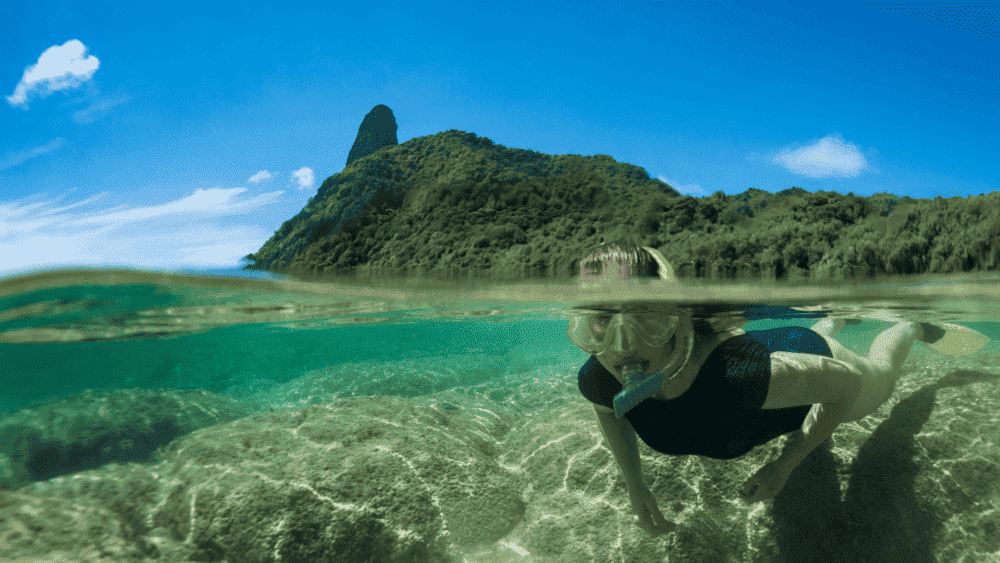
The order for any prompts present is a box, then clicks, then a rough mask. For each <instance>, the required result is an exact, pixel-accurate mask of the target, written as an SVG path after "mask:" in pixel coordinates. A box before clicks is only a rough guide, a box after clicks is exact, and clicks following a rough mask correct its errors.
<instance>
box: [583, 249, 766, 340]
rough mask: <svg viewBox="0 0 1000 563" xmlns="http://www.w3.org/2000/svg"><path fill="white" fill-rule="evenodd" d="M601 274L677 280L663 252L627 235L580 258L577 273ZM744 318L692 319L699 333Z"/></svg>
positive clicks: (719, 329)
mask: <svg viewBox="0 0 1000 563" xmlns="http://www.w3.org/2000/svg"><path fill="white" fill-rule="evenodd" d="M605 274H607V275H610V276H612V277H614V278H618V279H636V278H659V279H660V280H662V281H665V282H670V283H676V284H680V281H678V279H677V274H676V273H674V267H673V266H672V265H671V264H670V262H669V261H668V260H667V259H666V258H664V256H663V253H661V252H660V251H659V250H657V249H655V248H653V247H651V246H639V244H638V243H637V242H636V241H635V239H633V238H632V237H628V236H626V237H622V238H620V239H617V240H614V241H610V242H605V243H603V244H600V245H599V246H597V247H595V248H594V249H592V250H591V251H590V253H588V254H587V256H586V257H585V258H584V259H583V260H581V261H580V275H581V276H603V275H605ZM747 322H748V321H747V320H746V319H745V318H743V317H732V316H725V317H711V318H707V319H692V324H693V325H694V329H695V332H697V333H701V334H705V333H716V332H729V331H733V330H736V329H738V328H742V327H743V325H745V324H747Z"/></svg>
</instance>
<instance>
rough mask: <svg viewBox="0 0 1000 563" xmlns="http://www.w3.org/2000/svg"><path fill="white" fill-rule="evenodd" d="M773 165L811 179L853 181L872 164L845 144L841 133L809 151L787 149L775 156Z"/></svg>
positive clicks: (811, 146) (857, 151)
mask: <svg viewBox="0 0 1000 563" xmlns="http://www.w3.org/2000/svg"><path fill="white" fill-rule="evenodd" d="M771 163H773V164H780V165H781V166H783V167H784V168H785V169H786V170H788V171H789V172H791V173H793V174H799V175H801V176H807V177H809V178H828V177H831V176H837V177H841V178H853V177H855V176H857V175H859V174H861V172H863V171H864V170H867V169H868V161H866V160H865V157H864V156H862V154H861V152H860V151H859V150H858V148H857V147H856V146H855V145H852V144H849V143H847V142H845V141H844V138H843V137H842V136H841V135H840V134H839V133H833V134H832V135H827V136H826V137H823V138H822V139H820V140H818V141H815V142H813V143H812V144H811V145H808V146H805V147H801V148H798V149H794V150H792V149H784V150H782V151H780V152H779V153H778V154H776V155H774V157H773V158H772V159H771Z"/></svg>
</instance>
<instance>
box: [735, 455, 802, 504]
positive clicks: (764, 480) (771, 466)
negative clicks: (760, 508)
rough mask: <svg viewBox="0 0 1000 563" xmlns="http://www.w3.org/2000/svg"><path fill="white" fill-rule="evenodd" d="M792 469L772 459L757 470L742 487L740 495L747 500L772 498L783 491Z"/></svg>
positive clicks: (754, 500) (755, 500) (758, 500)
mask: <svg viewBox="0 0 1000 563" xmlns="http://www.w3.org/2000/svg"><path fill="white" fill-rule="evenodd" d="M790 474H791V470H790V469H789V468H788V466H787V465H786V464H782V463H778V462H777V461H772V462H771V463H768V464H767V465H765V466H764V467H761V468H760V469H758V470H757V472H756V473H754V474H753V475H751V476H750V478H749V479H747V480H746V481H745V482H744V483H743V486H742V487H740V490H739V493H740V497H741V498H742V499H743V500H744V501H745V502H760V501H764V500H768V499H772V498H774V497H775V495H777V494H778V493H779V492H781V488H782V487H784V486H785V481H787V480H788V476H789V475H790Z"/></svg>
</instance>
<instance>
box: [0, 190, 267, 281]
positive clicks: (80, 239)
mask: <svg viewBox="0 0 1000 563" xmlns="http://www.w3.org/2000/svg"><path fill="white" fill-rule="evenodd" d="M244 192H246V188H229V189H223V188H211V189H208V190H201V189H197V190H195V191H194V193H192V194H189V195H187V196H185V197H182V198H180V199H177V200H175V201H170V202H166V203H162V204H158V205H148V206H131V205H120V206H116V207H113V208H110V209H98V210H94V211H84V210H82V209H81V208H83V209H86V208H87V207H88V206H91V204H93V203H94V202H96V201H99V200H101V199H103V198H104V197H105V196H106V195H107V194H106V193H101V194H98V195H96V196H94V197H92V198H89V199H87V200H85V201H81V202H77V203H72V204H69V205H63V206H56V205H53V204H54V203H57V202H58V201H59V200H61V199H63V198H65V197H66V195H68V194H63V195H62V196H60V197H58V198H56V199H54V200H49V201H40V202H34V203H26V202H25V200H15V201H7V202H0V277H2V276H11V275H17V274H21V273H27V272H29V271H31V270H37V269H42V268H54V267H70V266H84V265H91V266H128V267H136V268H151V269H178V268H211V267H235V265H236V264H238V263H239V260H240V258H242V257H243V256H245V255H247V254H248V253H251V252H254V251H256V250H257V249H258V248H260V247H261V245H263V244H264V242H266V241H267V239H269V238H270V237H271V235H272V233H271V232H270V231H268V230H266V229H264V228H261V227H259V226H257V224H256V222H257V221H259V216H260V212H261V210H262V209H266V208H267V207H268V206H271V205H273V204H274V203H275V202H276V201H277V200H278V198H279V196H281V194H283V193H284V192H282V191H278V192H271V193H265V194H260V195H257V196H254V197H249V198H240V197H239V196H240V195H241V194H243V193H244ZM33 197H36V196H33ZM26 199H28V198H26ZM240 216H246V217H247V218H248V219H250V220H248V221H246V222H245V223H241V222H240V221H239V217H240ZM227 218H236V219H237V220H236V221H235V222H234V221H233V220H232V219H230V220H229V221H227V222H226V224H223V221H224V220H225V219H227Z"/></svg>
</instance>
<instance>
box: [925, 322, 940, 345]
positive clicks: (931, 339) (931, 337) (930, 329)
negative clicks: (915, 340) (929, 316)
mask: <svg viewBox="0 0 1000 563" xmlns="http://www.w3.org/2000/svg"><path fill="white" fill-rule="evenodd" d="M920 328H922V329H924V337H923V338H921V339H920V341H921V342H924V343H925V344H934V343H935V342H937V341H938V340H941V339H942V338H944V329H943V328H941V327H938V326H934V325H932V324H930V323H920Z"/></svg>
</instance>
